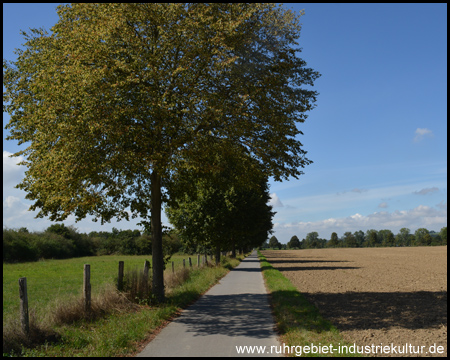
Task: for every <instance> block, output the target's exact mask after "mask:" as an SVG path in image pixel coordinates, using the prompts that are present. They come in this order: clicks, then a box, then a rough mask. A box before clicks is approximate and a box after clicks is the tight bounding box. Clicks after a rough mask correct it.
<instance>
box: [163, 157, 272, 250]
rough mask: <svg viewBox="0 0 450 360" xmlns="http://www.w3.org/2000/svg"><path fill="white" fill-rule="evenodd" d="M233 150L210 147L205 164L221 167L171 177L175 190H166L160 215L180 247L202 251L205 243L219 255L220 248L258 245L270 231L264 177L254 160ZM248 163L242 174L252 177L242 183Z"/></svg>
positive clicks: (270, 219)
mask: <svg viewBox="0 0 450 360" xmlns="http://www.w3.org/2000/svg"><path fill="white" fill-rule="evenodd" d="M241 150H242V149H241ZM234 151H235V152H233V153H227V154H226V155H224V154H223V153H219V152H218V149H217V148H211V152H210V157H209V161H208V164H212V165H213V166H217V167H218V168H221V171H217V172H215V173H213V174H210V175H204V174H203V175H202V174H198V173H197V172H196V171H190V172H188V171H183V172H180V173H177V174H176V178H177V181H176V182H173V183H172V185H171V186H173V187H174V188H175V189H177V190H178V191H175V190H174V191H172V194H176V196H173V198H172V199H171V201H170V202H169V205H168V206H167V207H166V214H167V216H168V219H169V221H170V222H171V224H172V225H174V227H175V229H176V230H177V234H179V236H180V238H181V239H182V240H183V243H184V249H185V251H188V252H193V251H195V250H197V252H200V253H203V251H204V250H206V248H211V249H213V250H214V252H215V254H216V256H217V257H219V256H220V251H228V250H230V251H233V250H235V249H236V248H252V247H256V246H260V245H261V244H262V243H263V242H264V241H265V240H266V239H267V235H268V234H269V233H270V232H271V229H272V217H273V215H274V213H273V212H272V211H271V209H272V207H271V206H270V205H268V202H269V198H270V195H269V190H268V179H267V178H266V177H265V176H264V174H263V173H262V172H261V169H260V168H259V167H258V165H257V163H256V162H255V161H253V160H252V159H251V158H249V157H248V156H246V155H245V153H239V149H238V148H235V149H234ZM249 167H251V168H253V172H252V173H251V174H249V175H248V178H251V179H252V180H253V181H252V182H247V183H245V182H243V179H244V174H245V171H246V169H248V168H249ZM180 189H182V190H183V191H180Z"/></svg>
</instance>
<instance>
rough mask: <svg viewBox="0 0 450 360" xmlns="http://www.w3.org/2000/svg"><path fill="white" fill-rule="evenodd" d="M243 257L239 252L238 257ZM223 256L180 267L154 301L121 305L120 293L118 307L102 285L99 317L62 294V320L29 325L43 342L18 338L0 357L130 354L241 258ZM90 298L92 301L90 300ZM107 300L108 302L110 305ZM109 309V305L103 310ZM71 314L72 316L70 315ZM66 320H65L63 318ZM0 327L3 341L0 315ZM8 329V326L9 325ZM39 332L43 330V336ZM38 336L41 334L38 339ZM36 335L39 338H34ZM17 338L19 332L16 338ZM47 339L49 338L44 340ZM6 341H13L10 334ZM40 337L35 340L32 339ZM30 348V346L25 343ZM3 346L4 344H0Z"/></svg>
mask: <svg viewBox="0 0 450 360" xmlns="http://www.w3.org/2000/svg"><path fill="white" fill-rule="evenodd" d="M241 258H242V257H241ZM241 258H238V259H229V258H227V259H224V261H223V262H222V263H221V265H220V266H217V267H216V266H205V267H202V268H194V269H192V270H190V271H189V273H188V274H187V272H186V271H185V270H181V269H180V271H179V274H175V275H173V276H172V277H168V279H167V280H168V283H166V285H167V286H168V289H167V291H166V298H167V301H166V302H165V303H164V304H159V305H152V306H148V305H137V304H133V305H132V306H125V305H126V301H125V300H124V299H123V296H121V297H120V299H121V301H122V302H123V304H125V305H124V306H123V308H121V307H120V306H119V304H118V302H117V301H116V300H117V299H119V297H118V296H119V295H117V294H116V293H115V289H109V290H108V289H107V287H106V290H105V291H106V292H105V294H109V295H108V297H109V299H112V301H109V300H107V299H106V296H105V294H103V295H102V296H100V297H99V298H98V301H97V303H98V305H97V307H98V310H99V311H98V313H99V314H100V315H101V316H97V317H95V318H84V317H79V316H78V315H77V314H79V313H80V311H79V310H77V309H79V307H80V305H79V299H78V298H72V299H71V300H68V299H66V298H65V299H64V301H63V303H62V305H64V306H63V307H64V308H66V310H65V311H64V313H63V314H62V315H61V316H60V317H62V318H63V319H65V320H64V321H56V320H55V317H54V316H47V317H46V318H41V317H40V318H41V319H39V320H41V321H40V322H38V323H37V325H36V326H34V325H33V329H35V328H36V329H37V330H36V334H38V335H37V336H36V341H37V340H40V343H41V344H42V339H44V341H43V342H44V344H43V345H37V346H36V345H35V342H34V341H33V342H28V343H27V342H25V341H23V342H22V344H23V345H22V347H21V348H20V350H16V351H11V352H9V353H6V354H5V353H3V355H4V356H14V355H19V356H132V355H134V354H135V353H136V352H139V351H140V350H141V349H142V348H143V346H144V345H145V344H146V343H147V342H148V340H149V339H150V338H151V337H152V334H153V335H154V334H155V333H156V332H157V331H158V330H159V329H160V328H161V327H162V326H163V325H165V324H166V323H167V322H168V321H169V320H170V319H172V318H173V317H175V316H176V315H177V314H178V313H179V312H180V310H181V309H183V308H185V307H186V306H188V305H190V304H191V303H192V302H194V301H195V300H196V299H198V298H199V297H200V296H201V295H202V294H203V293H205V292H206V291H207V290H208V289H209V288H210V287H211V286H213V285H214V284H216V283H217V281H218V280H219V279H220V278H222V277H223V276H224V275H226V274H227V273H228V272H229V270H230V269H231V268H233V267H235V266H237V265H238V264H239V262H240V260H241ZM93 303H96V301H94V300H93ZM106 303H110V304H111V303H113V304H114V307H113V308H112V310H114V311H110V310H111V307H110V306H107V305H106ZM54 305H55V304H54V303H52V306H53V307H52V308H50V307H48V308H47V312H49V313H52V314H54V313H56V314H59V313H60V312H61V308H60V310H59V312H58V311H55V310H56V309H55V307H54ZM106 308H108V309H106ZM72 313H74V315H72ZM67 320H70V321H67ZM3 325H4V328H3V341H4V345H5V320H4V324H3ZM17 327H18V324H16V323H15V322H14V321H11V322H10V323H8V322H7V326H6V330H7V331H9V332H8V334H10V335H11V336H13V335H14V331H16V330H15V329H17ZM8 329H9V330H8ZM42 334H43V335H42ZM43 336H46V337H45V338H43ZM38 337H39V338H38ZM15 339H16V340H17V339H18V340H17V341H20V336H19V337H17V336H16V337H15ZM47 339H48V341H47ZM9 341H12V340H11V339H10V340H9ZM37 342H39V341H37ZM30 347H32V348H30ZM3 348H4V349H5V346H4V347H3Z"/></svg>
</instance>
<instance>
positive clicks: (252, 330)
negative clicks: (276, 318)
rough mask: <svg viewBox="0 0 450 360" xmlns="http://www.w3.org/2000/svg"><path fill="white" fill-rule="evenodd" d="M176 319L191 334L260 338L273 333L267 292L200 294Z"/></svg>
mask: <svg viewBox="0 0 450 360" xmlns="http://www.w3.org/2000/svg"><path fill="white" fill-rule="evenodd" d="M176 321H178V322H181V323H184V324H186V325H187V326H188V330H187V331H188V332H193V333H195V334H194V336H207V335H211V334H221V335H227V336H248V337H252V338H258V339H264V338H270V337H271V336H273V330H274V329H273V326H274V325H273V318H272V314H271V312H270V309H269V308H268V297H267V294H238V295H204V296H203V297H202V298H201V299H200V300H199V301H197V302H196V303H195V304H194V305H193V306H191V307H189V309H188V310H187V311H185V312H184V313H183V316H181V317H179V318H178V319H177V320H176Z"/></svg>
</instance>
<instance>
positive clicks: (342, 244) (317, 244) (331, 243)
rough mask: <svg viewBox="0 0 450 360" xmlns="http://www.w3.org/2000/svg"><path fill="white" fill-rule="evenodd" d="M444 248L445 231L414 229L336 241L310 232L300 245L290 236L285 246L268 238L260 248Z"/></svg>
mask: <svg viewBox="0 0 450 360" xmlns="http://www.w3.org/2000/svg"><path fill="white" fill-rule="evenodd" d="M439 245H447V227H443V228H442V229H441V230H440V232H435V231H433V230H431V231H428V230H427V229H425V228H420V229H417V230H416V231H415V232H414V234H412V233H411V231H410V230H409V229H408V228H402V229H400V231H399V233H398V234H397V235H394V233H393V232H392V231H391V230H378V231H377V230H374V229H370V230H367V231H366V232H365V233H364V231H362V230H359V231H355V232H354V233H352V232H350V231H347V232H346V233H344V235H343V236H342V237H341V238H339V237H338V235H337V233H335V232H333V233H332V234H331V238H330V239H329V240H328V239H321V238H319V234H318V233H317V232H315V231H314V232H310V233H308V234H307V235H306V238H305V239H302V240H301V241H300V240H299V238H298V237H297V236H296V235H294V236H292V237H291V239H290V240H289V242H288V243H287V244H281V243H280V242H279V241H278V239H277V238H276V237H275V236H272V237H271V238H270V239H269V241H268V242H266V243H264V245H263V247H265V248H273V249H322V248H358V247H391V246H396V247H398V246H439Z"/></svg>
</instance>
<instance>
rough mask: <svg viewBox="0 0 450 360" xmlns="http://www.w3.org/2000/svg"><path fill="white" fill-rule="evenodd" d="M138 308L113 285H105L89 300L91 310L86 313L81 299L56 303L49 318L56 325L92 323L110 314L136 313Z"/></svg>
mask: <svg viewBox="0 0 450 360" xmlns="http://www.w3.org/2000/svg"><path fill="white" fill-rule="evenodd" d="M138 309H139V306H138V305H137V304H135V303H133V302H132V301H130V300H129V299H128V297H127V296H126V294H122V293H120V292H119V291H117V289H116V288H115V287H114V286H113V285H106V286H105V287H104V288H103V290H102V291H101V292H100V293H99V294H98V295H96V296H94V297H93V298H92V299H91V310H90V311H88V312H86V311H85V309H84V300H83V298H81V297H77V298H74V299H72V300H71V301H64V302H57V303H56V304H55V307H54V310H53V312H52V314H51V315H50V316H51V320H50V321H51V323H53V324H56V325H63V324H72V323H74V322H77V321H80V320H86V321H94V320H96V319H99V318H101V317H104V316H106V315H109V314H112V313H120V312H126V311H137V310H138Z"/></svg>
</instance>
